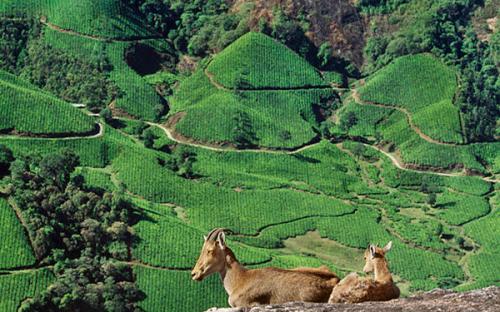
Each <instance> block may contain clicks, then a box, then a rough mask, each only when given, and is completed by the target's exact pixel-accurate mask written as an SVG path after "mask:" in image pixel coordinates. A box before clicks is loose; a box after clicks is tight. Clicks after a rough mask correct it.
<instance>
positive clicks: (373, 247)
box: [370, 244, 377, 257]
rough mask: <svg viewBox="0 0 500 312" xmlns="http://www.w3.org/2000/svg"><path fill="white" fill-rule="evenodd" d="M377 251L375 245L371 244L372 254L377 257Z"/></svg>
mask: <svg viewBox="0 0 500 312" xmlns="http://www.w3.org/2000/svg"><path fill="white" fill-rule="evenodd" d="M376 251H377V249H376V248H375V245H373V244H370V254H371V255H372V257H375V252H376Z"/></svg>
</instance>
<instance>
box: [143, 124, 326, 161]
mask: <svg viewBox="0 0 500 312" xmlns="http://www.w3.org/2000/svg"><path fill="white" fill-rule="evenodd" d="M146 123H147V124H148V125H150V126H153V127H158V128H160V129H162V130H163V132H165V134H166V135H167V137H168V138H169V139H170V140H172V141H174V142H176V143H178V144H182V145H188V146H192V147H198V148H202V149H206V150H210V151H214V152H233V153H263V154H289V155H292V154H297V153H300V152H302V151H305V150H307V149H310V148H313V147H314V146H316V145H318V144H320V142H317V143H312V144H307V145H305V146H302V147H299V148H296V149H290V150H284V149H266V148H248V149H237V148H233V147H217V146H215V145H209V144H207V143H195V142H191V141H188V140H187V139H186V138H183V137H182V136H181V135H179V134H177V133H176V132H175V130H172V129H171V128H170V127H168V126H166V125H163V124H159V123H154V122H149V121H146ZM174 126H175V125H174Z"/></svg>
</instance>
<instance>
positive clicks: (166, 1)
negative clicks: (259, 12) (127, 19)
mask: <svg viewBox="0 0 500 312" xmlns="http://www.w3.org/2000/svg"><path fill="white" fill-rule="evenodd" d="M123 1H124V2H125V3H126V4H128V5H129V6H130V7H132V8H133V9H134V10H135V11H136V12H138V13H139V14H141V15H142V16H143V17H144V18H145V20H146V21H147V23H148V25H149V26H150V27H152V28H153V29H155V30H156V31H158V32H159V33H161V34H163V35H166V36H168V38H169V39H170V40H172V42H173V43H174V45H175V48H176V49H177V50H178V51H179V52H182V53H186V52H188V53H189V54H191V55H193V56H205V55H207V54H209V53H210V52H213V51H219V50H221V49H223V48H224V47H226V46H227V45H229V44H230V43H231V42H233V41H234V40H235V39H236V38H238V37H240V36H241V35H242V34H244V33H245V32H247V31H248V27H247V23H246V22H245V17H244V16H243V15H244V14H233V13H229V12H228V9H229V5H228V4H227V1H225V0H208V1H198V0H189V1H181V0H123Z"/></svg>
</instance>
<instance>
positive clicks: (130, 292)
mask: <svg viewBox="0 0 500 312" xmlns="http://www.w3.org/2000/svg"><path fill="white" fill-rule="evenodd" d="M78 164H79V160H78V157H77V156H76V155H75V154H74V153H73V152H71V151H69V150H64V151H62V152H61V153H56V154H49V155H47V156H45V157H40V156H30V157H25V158H21V159H17V160H15V161H14V162H13V163H12V166H11V177H10V182H11V184H12V185H13V187H12V188H11V189H12V190H13V191H12V194H11V196H12V197H13V198H14V200H15V202H16V205H17V206H18V208H19V209H20V210H21V213H22V216H23V219H24V220H25V223H26V226H27V230H28V234H29V236H30V239H31V241H32V243H33V249H34V251H35V254H36V256H37V258H38V260H39V261H40V262H42V263H55V266H54V273H55V276H56V280H55V282H54V283H53V284H52V285H51V286H50V287H49V288H48V289H47V290H46V291H45V292H43V293H42V295H40V296H38V297H36V298H31V299H28V300H26V301H25V302H23V303H22V305H21V307H20V310H21V311H138V308H137V305H136V303H137V302H138V301H139V300H141V299H142V298H143V294H142V293H141V292H140V291H139V290H138V289H137V287H136V286H135V284H134V279H133V275H132V271H131V268H130V267H129V266H128V265H125V264H123V263H120V262H118V261H117V260H128V257H129V253H128V245H129V244H130V243H131V242H132V238H133V233H132V231H131V228H130V227H129V225H131V224H132V222H133V220H134V207H133V206H132V205H131V204H130V203H129V202H127V201H124V200H123V199H122V198H121V196H120V195H119V194H109V193H105V194H103V195H98V194H95V193H92V192H88V191H86V190H85V189H84V187H83V185H84V181H83V178H82V177H81V176H79V175H76V176H75V175H74V169H75V168H76V166H77V165H78Z"/></svg>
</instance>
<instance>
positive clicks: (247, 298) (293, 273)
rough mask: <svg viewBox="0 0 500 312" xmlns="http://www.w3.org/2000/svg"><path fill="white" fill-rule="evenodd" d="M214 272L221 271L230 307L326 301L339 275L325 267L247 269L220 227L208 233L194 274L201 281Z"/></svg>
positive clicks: (193, 276)
mask: <svg viewBox="0 0 500 312" xmlns="http://www.w3.org/2000/svg"><path fill="white" fill-rule="evenodd" d="M213 273H219V274H220V277H221V280H222V282H223V284H224V288H225V290H226V292H227V294H228V295H229V300H228V301H229V305H230V306H231V307H251V306H255V305H260V304H278V303H285V302H290V301H305V302H327V301H328V298H329V296H330V294H331V293H332V290H333V288H334V286H335V285H336V284H337V283H338V282H339V278H338V277H337V275H335V273H333V272H330V271H329V270H328V269H327V268H326V267H320V268H297V269H293V270H285V269H278V268H272V267H269V268H262V269H247V268H245V267H244V266H243V265H242V264H241V263H240V262H238V260H237V259H236V257H235V255H234V253H233V252H232V250H231V249H229V247H227V245H226V241H225V234H224V230H223V229H220V228H218V229H214V230H212V231H211V232H210V233H208V235H207V236H206V237H205V242H204V244H203V247H202V249H201V254H200V257H199V258H198V261H197V262H196V265H195V267H194V268H193V270H192V272H191V276H192V278H193V280H196V281H201V280H203V278H205V277H207V276H209V275H210V274H213Z"/></svg>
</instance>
